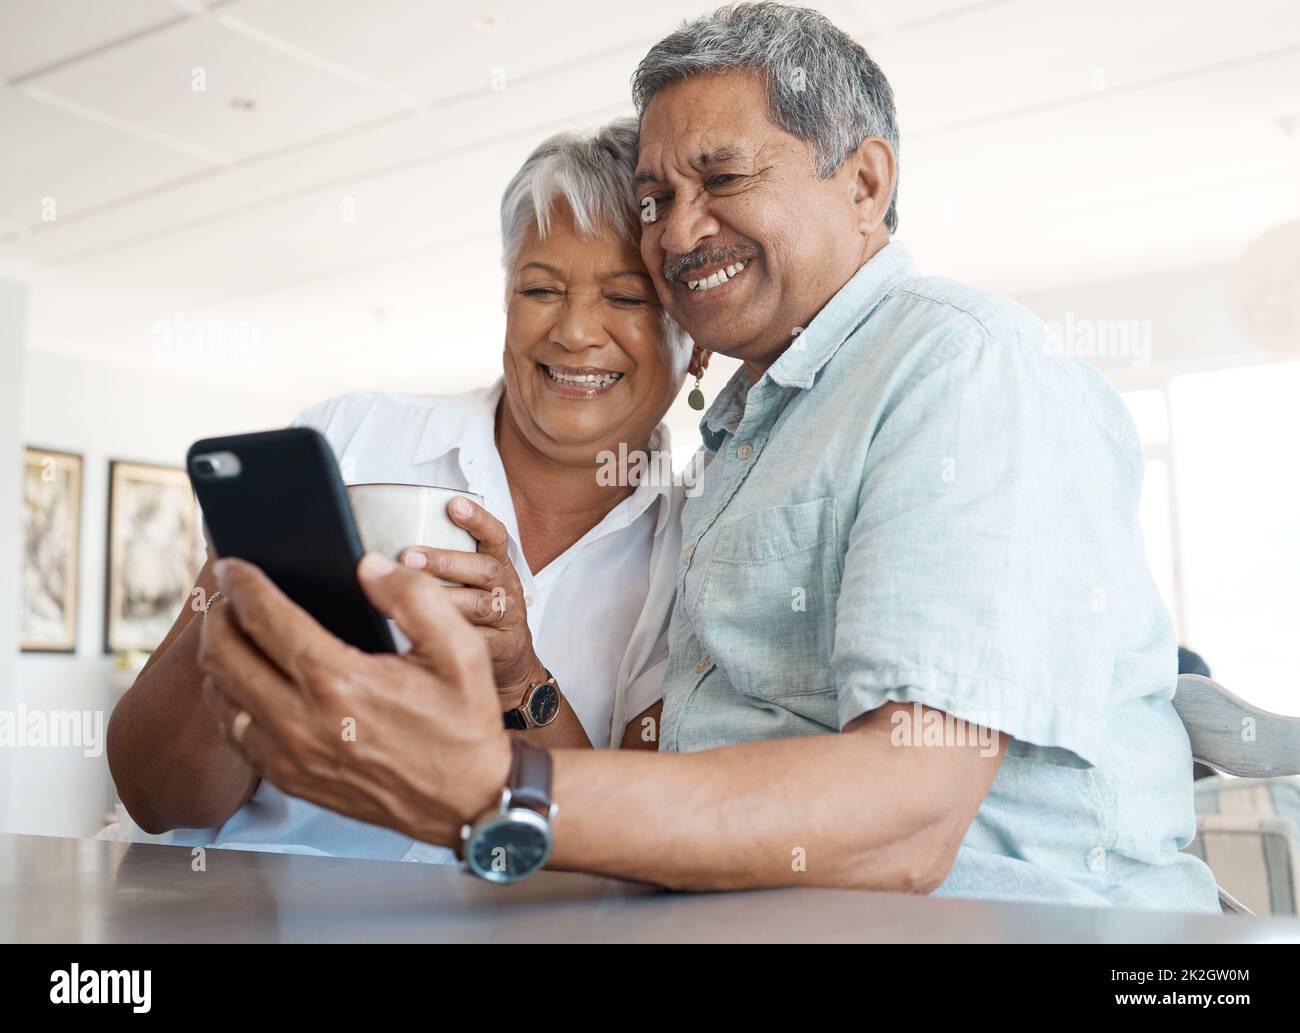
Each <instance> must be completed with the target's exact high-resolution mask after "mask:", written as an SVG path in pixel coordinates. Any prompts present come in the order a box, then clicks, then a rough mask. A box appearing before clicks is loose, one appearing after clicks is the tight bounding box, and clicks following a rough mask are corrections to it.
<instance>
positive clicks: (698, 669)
mask: <svg viewBox="0 0 1300 1033" xmlns="http://www.w3.org/2000/svg"><path fill="white" fill-rule="evenodd" d="M708 669H709V658H708V657H707V656H706V657H705V658H704V659H703V660H701V661H700V662H699V663H698V664H696V665H695V673H696V674H703V673H704V672H705V671H707V670H708Z"/></svg>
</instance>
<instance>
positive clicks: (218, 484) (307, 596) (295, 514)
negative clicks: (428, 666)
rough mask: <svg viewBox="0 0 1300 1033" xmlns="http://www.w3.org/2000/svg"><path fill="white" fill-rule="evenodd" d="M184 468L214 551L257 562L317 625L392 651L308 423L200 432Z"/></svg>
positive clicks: (345, 508)
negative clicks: (218, 434) (222, 433)
mask: <svg viewBox="0 0 1300 1033" xmlns="http://www.w3.org/2000/svg"><path fill="white" fill-rule="evenodd" d="M185 468H186V469H187V470H188V471H189V475H190V483H191V484H193V485H194V491H195V494H197V495H198V498H199V505H200V506H201V507H202V509H203V517H204V520H205V522H206V523H207V527H208V535H209V538H210V540H211V542H212V545H213V546H214V547H215V548H216V552H217V556H219V557H231V556H233V557H236V558H238V559H241V560H247V561H248V562H249V563H254V564H256V565H257V566H259V567H261V568H262V570H263V571H265V572H266V575H267V576H268V577H269V578H270V579H271V580H272V581H274V582H275V584H276V585H277V586H278V587H279V588H280V590H281V591H282V592H284V594H285V595H287V596H288V597H289V598H290V599H292V600H293V601H294V602H295V603H297V604H298V605H299V606H301V607H302V608H303V609H304V610H306V611H307V612H308V613H309V614H311V615H312V616H313V617H314V618H315V619H316V620H317V622H318V623H319V624H320V625H321V626H322V627H323V628H325V630H327V631H329V632H331V633H332V634H334V635H336V636H337V637H338V638H341V639H343V640H344V641H345V642H350V643H351V644H352V645H354V646H356V647H357V648H358V649H363V650H365V651H366V652H368V653H392V652H395V651H396V648H397V647H396V645H395V644H394V642H393V636H392V632H391V631H390V630H389V627H388V622H387V621H386V620H385V619H384V617H383V615H382V614H380V613H379V612H378V611H377V610H376V609H375V608H374V607H373V606H371V605H370V601H369V600H368V599H367V598H366V596H365V593H364V592H363V591H362V590H361V585H360V584H359V583H358V581H357V575H356V570H357V563H358V562H360V560H361V557H362V555H363V553H364V550H363V549H362V546H361V538H360V536H359V535H358V534H357V528H356V524H355V522H354V521H353V519H352V507H351V506H350V505H349V504H348V496H347V492H346V491H345V490H344V488H343V478H342V477H341V476H339V467H338V462H337V461H336V460H335V458H334V452H333V450H332V449H331V448H330V445H329V442H328V441H326V440H325V437H324V436H323V435H322V434H321V433H320V432H319V431H317V430H313V429H312V428H310V427H291V428H288V429H286V430H270V431H264V432H261V433H258V434H235V435H232V436H230V437H223V438H204V439H203V440H202V441H196V442H195V443H194V444H193V445H191V446H190V450H189V451H188V452H187V453H186V455H185Z"/></svg>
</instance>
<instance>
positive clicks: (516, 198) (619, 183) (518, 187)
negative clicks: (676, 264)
mask: <svg viewBox="0 0 1300 1033" xmlns="http://www.w3.org/2000/svg"><path fill="white" fill-rule="evenodd" d="M636 142H637V120H636V119H634V118H618V119H615V120H614V121H613V122H610V123H609V124H608V125H604V126H601V127H600V128H599V129H597V130H595V131H593V132H591V133H588V134H585V135H582V134H578V133H557V134H556V135H555V136H552V137H550V138H548V139H546V140H544V141H543V142H542V143H541V145H540V146H538V148H537V149H536V150H535V151H533V153H532V154H530V155H529V156H528V158H527V160H526V161H525V162H524V163H523V165H522V166H521V167H520V169H519V171H518V172H516V173H515V176H514V179H512V180H511V181H510V185H509V186H507V187H506V192H505V194H504V195H502V197H501V251H502V261H503V262H504V263H505V267H506V269H507V270H508V269H509V268H510V266H511V265H512V264H513V263H514V260H515V256H516V255H517V254H518V252H519V248H520V247H521V246H522V245H523V242H524V237H525V236H527V234H528V231H529V230H530V229H534V228H536V229H537V231H538V232H539V233H540V234H541V235H542V236H545V235H546V234H547V232H549V230H550V224H551V208H552V207H553V205H554V204H555V200H556V198H563V199H564V200H565V201H566V202H567V203H568V205H569V209H570V210H571V211H572V212H573V221H574V224H575V225H576V226H577V229H578V232H579V233H580V234H582V235H583V236H584V237H587V236H594V235H595V234H597V233H601V232H603V231H606V230H613V231H614V232H615V233H617V234H618V235H619V236H620V237H622V238H623V239H624V240H626V241H628V242H630V243H631V244H632V246H633V247H636V246H637V245H638V241H639V239H640V237H639V232H638V228H637V214H636V211H637V210H636V196H635V194H634V193H633V191H632V170H633V168H634V167H635V165H636Z"/></svg>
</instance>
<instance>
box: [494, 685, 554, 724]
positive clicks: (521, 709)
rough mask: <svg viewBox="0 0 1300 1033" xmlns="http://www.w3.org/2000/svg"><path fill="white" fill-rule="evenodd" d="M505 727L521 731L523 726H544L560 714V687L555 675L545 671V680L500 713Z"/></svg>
mask: <svg viewBox="0 0 1300 1033" xmlns="http://www.w3.org/2000/svg"><path fill="white" fill-rule="evenodd" d="M502 716H503V717H504V719H505V725H506V728H508V729H510V730H511V731H522V730H523V729H525V728H544V727H545V726H546V725H549V724H550V723H551V722H552V721H554V720H555V719H556V718H557V717H559V716H560V687H559V686H558V685H557V684H555V675H553V674H552V673H551V672H550V671H547V672H546V681H544V682H538V683H537V684H536V685H534V686H533V687H532V688H530V689H529V690H528V691H527V692H526V693H524V701H523V703H522V704H520V705H519V706H517V707H515V708H514V709H513V710H507V711H506V712H505V714H503V715H502Z"/></svg>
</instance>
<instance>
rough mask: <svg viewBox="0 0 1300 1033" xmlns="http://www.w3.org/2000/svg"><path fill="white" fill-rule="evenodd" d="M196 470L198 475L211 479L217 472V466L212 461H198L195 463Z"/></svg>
mask: <svg viewBox="0 0 1300 1033" xmlns="http://www.w3.org/2000/svg"><path fill="white" fill-rule="evenodd" d="M194 470H195V472H196V473H200V474H203V475H204V476H206V477H211V476H212V475H213V474H214V473H216V472H217V464H216V463H214V462H213V461H212V460H211V459H196V460H195V461H194Z"/></svg>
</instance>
